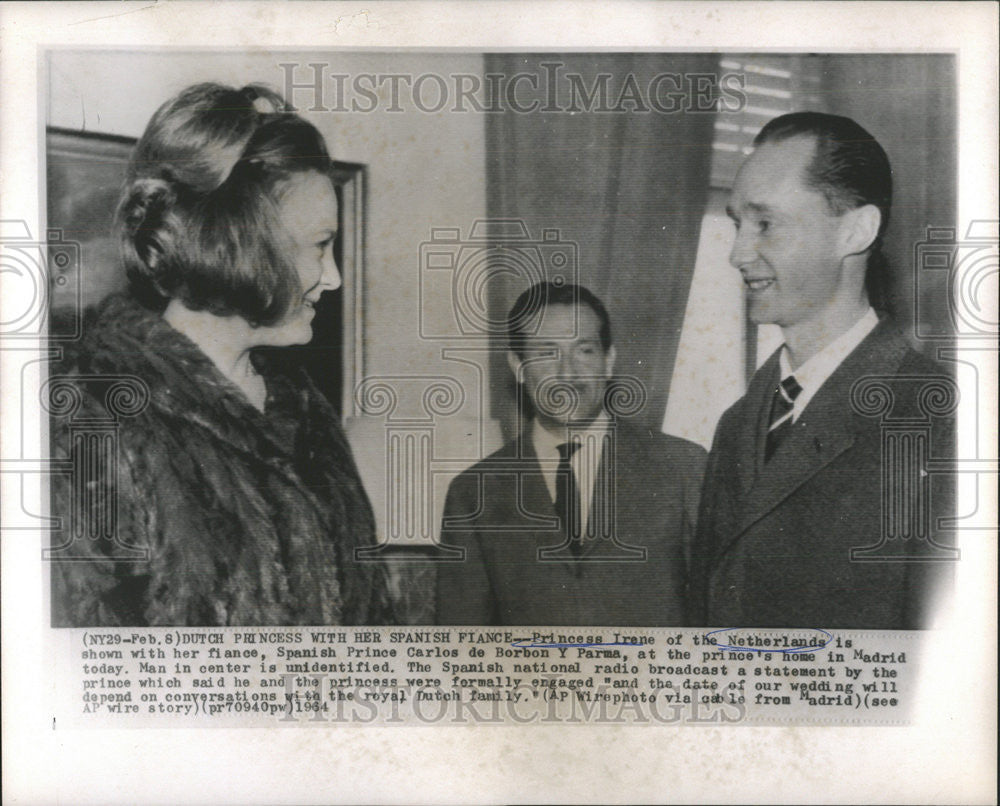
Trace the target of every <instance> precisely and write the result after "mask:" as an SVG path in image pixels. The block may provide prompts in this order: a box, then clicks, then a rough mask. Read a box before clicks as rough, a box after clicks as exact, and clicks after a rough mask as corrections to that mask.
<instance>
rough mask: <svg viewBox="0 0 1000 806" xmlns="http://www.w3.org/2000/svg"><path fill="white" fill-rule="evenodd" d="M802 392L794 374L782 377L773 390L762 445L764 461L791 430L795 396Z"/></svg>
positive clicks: (772, 454) (768, 459)
mask: <svg viewBox="0 0 1000 806" xmlns="http://www.w3.org/2000/svg"><path fill="white" fill-rule="evenodd" d="M801 392H802V387H801V386H799V382H798V381H797V380H795V376H794V375H789V376H788V377H787V378H784V379H783V380H782V381H781V383H779V384H778V386H777V387H776V388H775V390H774V397H773V398H772V400H771V424H770V426H769V427H768V429H767V444H766V445H765V447H764V461H765V462H768V461H770V460H771V457H772V456H774V452H775V451H776V450H778V446H779V445H780V444H781V442H782V440H784V438H785V437H787V436H788V432H789V431H791V430H792V409H793V408H794V406H795V398H797V397H798V396H799V394H800V393H801Z"/></svg>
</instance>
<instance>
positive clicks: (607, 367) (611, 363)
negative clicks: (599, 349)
mask: <svg viewBox="0 0 1000 806" xmlns="http://www.w3.org/2000/svg"><path fill="white" fill-rule="evenodd" d="M617 360H618V353H617V351H616V350H615V346H614V345H613V344H612V345H611V346H610V347H608V351H607V352H606V353H605V354H604V374H605V375H607V376H608V377H610V376H611V375H612V374H613V373H614V371H615V361H617Z"/></svg>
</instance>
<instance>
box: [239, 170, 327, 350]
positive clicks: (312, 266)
mask: <svg viewBox="0 0 1000 806" xmlns="http://www.w3.org/2000/svg"><path fill="white" fill-rule="evenodd" d="M280 210H281V223H282V224H283V225H284V227H285V230H286V231H287V232H288V234H289V236H290V240H291V243H292V245H293V255H294V261H295V268H296V269H297V270H298V275H299V284H300V286H301V291H302V294H301V296H300V297H299V298H298V299H297V300H295V301H294V302H293V303H292V305H291V307H290V308H289V310H288V313H287V314H286V315H285V317H284V319H282V320H281V321H280V322H278V323H277V324H275V325H272V326H270V327H262V328H258V330H257V336H258V338H259V339H260V342H259V344H260V345H267V346H272V347H287V346H289V345H292V344H307V343H308V342H309V341H311V340H312V320H313V316H314V315H315V311H314V310H313V306H314V305H315V304H316V303H317V302H318V301H319V298H320V295H321V294H322V293H323V292H324V291H332V290H334V289H336V288H340V284H341V277H340V272H339V271H338V270H337V263H336V261H335V260H334V258H333V242H334V239H335V238H336V236H337V226H338V225H337V196H336V193H335V192H334V189H333V183H332V182H331V181H330V179H329V178H328V177H327V176H325V175H323V174H320V173H317V172H315V171H310V172H309V173H303V174H299V175H297V176H296V177H294V178H293V179H292V180H291V182H290V184H289V185H288V187H287V188H286V189H285V193H284V195H283V196H282V200H281V207H280Z"/></svg>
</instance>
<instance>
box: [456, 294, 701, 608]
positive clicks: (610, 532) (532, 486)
mask: <svg viewBox="0 0 1000 806" xmlns="http://www.w3.org/2000/svg"><path fill="white" fill-rule="evenodd" d="M508 334H509V339H510V351H509V353H508V360H509V363H510V366H511V369H512V370H513V372H514V373H515V375H516V376H517V379H518V381H519V383H520V384H521V385H522V388H523V392H524V393H525V394H526V396H527V398H528V400H529V401H530V407H531V409H532V410H533V417H532V418H531V419H530V420H529V421H528V424H527V427H526V428H525V429H524V431H523V432H522V433H521V434H520V435H519V436H518V437H517V438H516V439H514V440H513V441H511V442H510V443H509V444H507V445H505V446H504V447H503V448H501V449H500V450H498V451H497V452H496V453H494V454H492V455H491V456H489V457H487V458H486V459H484V460H483V461H482V462H480V463H479V464H477V465H475V466H473V467H471V468H469V469H468V470H466V471H465V472H463V473H462V474H461V475H459V476H458V477H457V478H456V479H455V480H454V481H453V482H452V484H451V486H450V487H449V489H448V497H447V501H446V504H445V511H444V521H443V525H442V534H441V542H442V543H443V544H445V545H450V546H457V547H460V548H462V549H464V551H465V557H464V560H463V561H461V562H455V563H442V564H441V565H440V566H439V567H438V584H437V623H439V624H488V625H497V624H510V625H539V626H542V625H577V626H589V625H593V626H613V625H620V626H676V625H679V624H681V623H682V620H683V596H684V591H685V576H686V572H685V563H686V561H685V555H686V550H687V547H688V545H689V539H690V536H691V533H692V531H693V524H694V518H695V516H696V514H697V499H698V493H699V490H700V484H701V477H702V473H703V471H704V462H705V451H704V450H703V449H702V448H700V447H699V446H697V445H694V444H692V443H690V442H687V441H685V440H682V439H678V438H676V437H670V436H667V435H665V434H662V433H659V432H654V431H652V430H649V429H644V428H642V429H641V428H637V427H635V426H631V425H629V424H627V423H624V422H620V421H618V420H617V419H616V418H615V416H614V414H615V412H614V411H612V410H611V409H613V408H614V400H615V397H616V396H615V395H614V389H613V387H614V383H615V382H614V381H612V370H613V367H614V362H615V349H614V347H613V346H612V344H611V326H610V321H609V318H608V313H607V311H606V310H605V308H604V305H603V304H602V303H601V301H600V300H599V299H597V297H595V296H594V295H593V294H592V293H590V292H589V291H588V290H587V289H585V288H582V287H580V286H575V285H563V286H556V285H552V284H549V283H542V284H539V285H536V286H534V287H532V288H530V289H528V290H527V291H525V292H524V294H522V295H521V297H520V298H519V299H518V300H517V302H516V303H515V304H514V306H513V308H512V310H511V312H510V316H509V318H508ZM609 382H610V384H611V386H609Z"/></svg>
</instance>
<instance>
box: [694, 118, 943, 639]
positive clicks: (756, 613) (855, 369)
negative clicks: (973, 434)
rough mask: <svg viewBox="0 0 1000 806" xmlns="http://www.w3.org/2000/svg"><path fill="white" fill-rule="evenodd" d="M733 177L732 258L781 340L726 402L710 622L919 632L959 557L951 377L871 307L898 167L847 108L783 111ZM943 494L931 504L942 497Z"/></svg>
mask: <svg viewBox="0 0 1000 806" xmlns="http://www.w3.org/2000/svg"><path fill="white" fill-rule="evenodd" d="M754 144H755V146H756V149H755V151H754V153H753V154H752V155H751V156H750V157H749V158H748V159H747V161H746V162H745V163H744V165H743V167H742V168H741V170H740V172H739V175H738V176H737V179H736V182H735V185H734V187H733V192H732V196H731V199H730V204H729V208H728V211H729V215H730V217H731V218H732V219H733V221H734V222H735V224H736V241H735V243H734V245H733V248H732V252H731V255H730V262H731V263H732V264H733V266H734V267H735V268H737V269H739V270H740V272H741V273H742V275H743V281H744V283H745V285H746V290H747V306H748V312H749V316H750V319H751V320H752V321H753V322H755V323H758V324H763V323H774V324H777V325H779V326H780V327H781V330H782V334H783V335H784V338H785V343H784V345H783V346H782V347H781V348H780V349H779V350H778V351H777V352H776V353H775V354H774V355H772V356H771V357H770V358H769V359H768V360H767V362H766V363H765V364H764V365H763V366H762V367H761V369H760V370H759V371H758V372H757V373H756V374H755V375H754V377H753V379H752V380H751V382H750V386H749V389H748V391H747V393H746V395H745V397H743V399H741V400H740V401H738V402H737V403H736V404H735V405H734V406H733V407H732V408H730V409H729V410H728V411H727V412H726V413H725V414H724V415H723V417H722V420H721V421H720V423H719V426H718V428H717V430H716V434H715V441H714V443H713V446H712V450H711V453H710V454H709V461H708V470H707V472H706V477H705V486H704V489H703V492H702V500H701V512H700V519H699V524H698V530H697V537H696V540H695V543H694V546H693V549H692V575H691V607H692V610H691V619H690V622H691V623H692V624H694V625H699V626H715V627H769V626H773V627H793V626H794V627H806V628H815V627H820V628H831V627H836V628H859V629H860V628H868V629H914V628H920V627H924V626H926V624H927V622H928V616H929V609H930V607H931V601H932V594H933V592H934V590H935V589H936V588H937V587H938V582H939V581H940V579H941V578H943V577H945V576H946V575H947V571H948V568H949V563H948V561H949V560H953V559H954V558H955V556H956V554H955V552H954V549H952V548H951V547H949V546H947V545H945V544H944V543H943V542H942V541H943V538H942V537H941V535H939V534H938V533H937V523H938V519H939V516H940V515H942V514H944V513H947V512H948V511H949V507H950V505H951V499H952V490H951V484H952V482H951V481H950V480H949V479H948V478H947V476H943V477H942V476H940V475H938V476H934V477H933V478H932V477H931V476H930V474H928V472H927V468H928V467H929V466H930V465H929V464H928V462H930V463H931V464H933V461H934V458H933V457H932V456H930V454H934V456H937V457H939V458H940V457H944V458H948V457H950V456H951V451H952V450H953V447H952V446H953V439H954V437H953V420H952V419H951V417H950V415H951V413H952V411H953V409H954V403H955V402H956V401H955V395H954V384H953V383H952V381H951V379H950V378H948V377H947V376H946V375H945V373H944V372H943V371H942V369H941V368H940V367H938V366H937V365H936V364H934V363H933V362H931V361H929V360H927V359H925V358H923V357H921V356H920V355H919V354H917V353H916V352H914V351H913V350H912V349H911V348H910V347H909V346H908V345H907V343H906V341H905V339H904V337H903V335H902V333H900V332H899V330H898V329H897V328H896V327H895V326H894V324H893V322H892V321H891V319H889V318H887V317H882V318H880V317H879V316H878V315H877V314H876V313H875V311H874V310H873V308H872V304H871V302H870V291H872V290H873V289H874V288H875V285H876V284H875V281H876V279H877V276H878V275H877V274H876V273H877V272H878V271H880V270H882V269H884V266H883V265H882V264H883V261H882V259H881V254H880V251H879V244H880V241H881V238H882V235H883V233H884V231H885V227H886V224H887V222H888V216H889V208H890V204H891V194H892V180H891V170H890V167H889V160H888V157H887V156H886V154H885V152H884V151H883V149H882V147H881V146H880V145H879V144H878V143H877V142H876V141H875V139H874V138H873V137H872V136H871V135H870V134H869V133H868V132H867V131H865V130H864V129H863V128H862V127H861V126H859V125H858V124H857V123H855V122H854V121H852V120H849V119H847V118H842V117H837V116H833V115H824V114H819V113H811V112H802V113H795V114H791V115H784V116H782V117H779V118H776V119H775V120H773V121H771V122H770V123H769V124H768V125H767V126H765V127H764V129H763V130H762V131H761V132H760V134H759V135H758V136H757V138H756V140H755V143H754ZM931 505H933V506H931Z"/></svg>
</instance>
